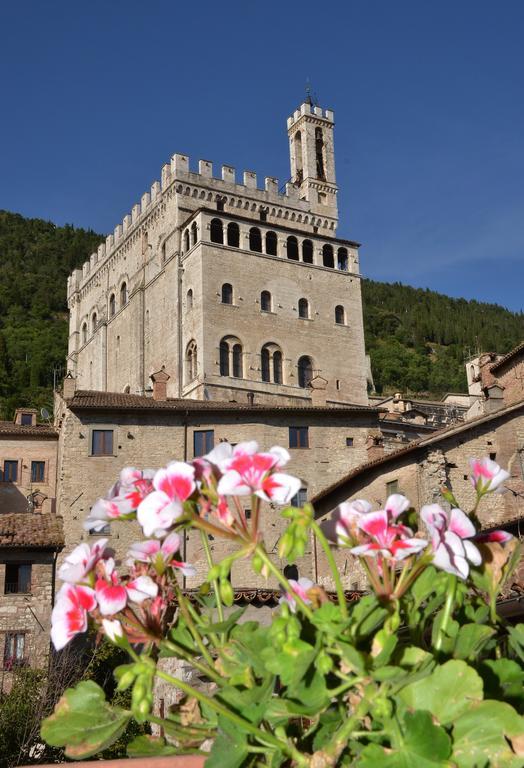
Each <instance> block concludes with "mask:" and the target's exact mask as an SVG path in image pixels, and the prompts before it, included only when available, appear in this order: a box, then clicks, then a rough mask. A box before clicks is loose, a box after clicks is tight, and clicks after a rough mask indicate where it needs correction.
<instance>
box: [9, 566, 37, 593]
mask: <svg viewBox="0 0 524 768" xmlns="http://www.w3.org/2000/svg"><path fill="white" fill-rule="evenodd" d="M28 592H31V563H6V566H5V586H4V594H6V595H18V594H27V593H28Z"/></svg>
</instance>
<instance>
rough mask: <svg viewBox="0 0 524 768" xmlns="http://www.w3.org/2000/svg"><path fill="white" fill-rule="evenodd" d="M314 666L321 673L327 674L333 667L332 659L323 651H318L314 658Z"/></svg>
mask: <svg viewBox="0 0 524 768" xmlns="http://www.w3.org/2000/svg"><path fill="white" fill-rule="evenodd" d="M315 667H316V668H317V669H318V671H319V672H320V673H321V674H323V675H327V674H329V673H330V672H331V670H332V669H333V659H332V658H331V656H329V654H327V653H326V652H325V651H320V653H319V654H318V656H317V658H316V659H315Z"/></svg>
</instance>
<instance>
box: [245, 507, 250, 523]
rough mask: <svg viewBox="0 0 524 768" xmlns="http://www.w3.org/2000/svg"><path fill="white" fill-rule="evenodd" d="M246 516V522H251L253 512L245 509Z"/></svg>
mask: <svg viewBox="0 0 524 768" xmlns="http://www.w3.org/2000/svg"><path fill="white" fill-rule="evenodd" d="M244 514H245V516H246V520H251V510H250V509H245V510H244Z"/></svg>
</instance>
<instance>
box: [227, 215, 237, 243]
mask: <svg viewBox="0 0 524 768" xmlns="http://www.w3.org/2000/svg"><path fill="white" fill-rule="evenodd" d="M227 244H228V245H231V246H232V247H233V248H238V247H239V245H240V229H239V226H238V224H236V223H235V222H234V221H232V222H231V223H230V224H228V225H227Z"/></svg>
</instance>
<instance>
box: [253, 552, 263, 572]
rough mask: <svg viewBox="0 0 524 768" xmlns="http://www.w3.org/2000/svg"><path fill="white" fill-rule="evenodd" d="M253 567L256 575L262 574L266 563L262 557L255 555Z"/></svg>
mask: <svg viewBox="0 0 524 768" xmlns="http://www.w3.org/2000/svg"><path fill="white" fill-rule="evenodd" d="M251 565H252V566H253V570H254V571H255V573H261V572H262V568H263V567H264V561H263V560H262V558H261V557H260V555H254V556H253V559H252V560H251Z"/></svg>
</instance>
